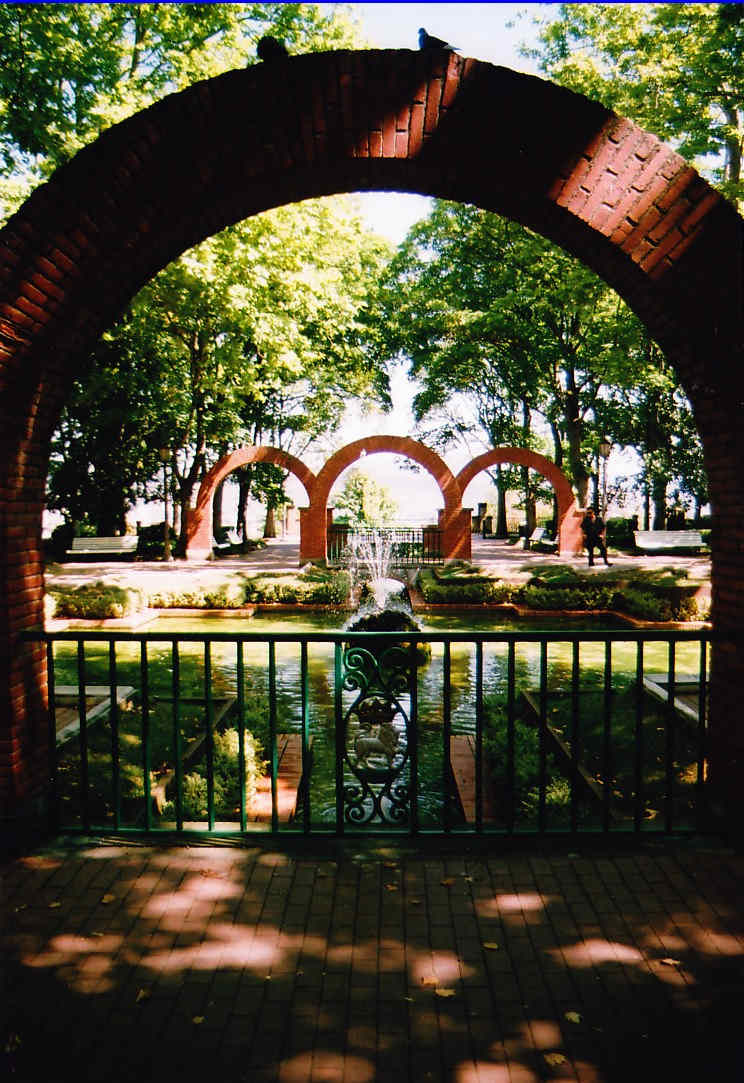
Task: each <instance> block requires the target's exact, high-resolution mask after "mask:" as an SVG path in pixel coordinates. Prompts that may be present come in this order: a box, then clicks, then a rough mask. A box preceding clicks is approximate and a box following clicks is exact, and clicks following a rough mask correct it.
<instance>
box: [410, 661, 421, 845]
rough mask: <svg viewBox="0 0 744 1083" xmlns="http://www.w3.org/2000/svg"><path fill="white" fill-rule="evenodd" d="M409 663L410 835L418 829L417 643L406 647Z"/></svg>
mask: <svg viewBox="0 0 744 1083" xmlns="http://www.w3.org/2000/svg"><path fill="white" fill-rule="evenodd" d="M408 665H409V669H410V672H409V678H408V686H409V726H408V755H409V758H410V763H411V799H410V800H411V818H410V825H411V835H418V830H419V808H418V801H419V777H418V643H411V644H410V645H409V649H408Z"/></svg>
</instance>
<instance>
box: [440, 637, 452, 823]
mask: <svg viewBox="0 0 744 1083" xmlns="http://www.w3.org/2000/svg"><path fill="white" fill-rule="evenodd" d="M450 647H451V644H450V642H449V641H448V640H447V641H446V642H445V644H444V651H443V657H442V794H443V802H444V803H443V806H442V813H443V827H444V831H445V833H448V832H450V831H451V830H452V803H451V800H450V793H451V790H452V787H453V785H454V780H453V776H452V756H451V747H452V684H451V681H452V655H451V650H450Z"/></svg>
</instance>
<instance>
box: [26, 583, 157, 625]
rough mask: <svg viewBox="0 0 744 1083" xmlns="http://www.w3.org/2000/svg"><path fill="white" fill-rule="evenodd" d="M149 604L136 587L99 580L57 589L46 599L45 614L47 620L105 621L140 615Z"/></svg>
mask: <svg viewBox="0 0 744 1083" xmlns="http://www.w3.org/2000/svg"><path fill="white" fill-rule="evenodd" d="M47 599H49V600H47ZM146 605H147V599H146V598H145V596H144V594H143V593H142V591H140V590H137V589H135V588H134V587H116V586H110V585H107V584H106V583H104V582H102V581H101V580H99V581H98V582H96V583H84V584H82V585H81V586H79V587H72V588H60V587H54V588H53V589H52V590H50V591H49V593H48V594H47V596H46V598H45V599H44V612H45V615H46V616H47V617H80V618H82V619H84V620H104V619H106V618H109V617H128V616H131V614H133V613H140V612H141V611H142V610H143V609H145V607H146Z"/></svg>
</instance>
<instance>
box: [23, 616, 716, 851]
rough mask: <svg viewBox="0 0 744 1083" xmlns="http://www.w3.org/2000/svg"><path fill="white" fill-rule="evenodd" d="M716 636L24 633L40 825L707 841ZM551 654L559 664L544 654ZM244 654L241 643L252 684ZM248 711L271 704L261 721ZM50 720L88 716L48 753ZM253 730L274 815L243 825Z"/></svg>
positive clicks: (55, 725) (55, 723) (627, 632)
mask: <svg viewBox="0 0 744 1083" xmlns="http://www.w3.org/2000/svg"><path fill="white" fill-rule="evenodd" d="M709 635H710V634H709V633H708V632H706V631H681V630H680V631H637V630H631V629H618V630H612V631H559V632H544V631H520V632H511V631H498V632H445V633H420V634H412V633H405V634H401V633H376V634H374V635H370V634H369V633H346V632H342V631H339V632H314V633H306V634H297V633H293V632H286V633H274V634H266V633H250V632H246V633H242V634H235V633H219V632H214V633H208V634H204V633H171V632H168V633H165V632H163V633H159V632H155V633H138V632H123V631H118V632H104V631H96V632H92V631H91V632H78V631H67V632H55V633H40V632H36V633H27V634H26V635H25V637H24V638H25V639H26V640H27V641H29V642H39V641H41V642H43V643H45V645H46V652H47V663H48V673H49V703H50V707H49V730H48V733H49V737H48V747H49V793H48V797H49V809H50V826H51V827H52V829H53V830H54V831H60V830H62V831H82V832H86V833H89V832H105V833H112V832H114V833H122V834H125V833H129V832H144V833H146V834H151V833H157V832H165V831H167V832H176V833H179V834H182V833H188V832H190V831H198V832H205V833H207V834H216V835H223V834H233V835H236V834H237V835H241V834H246V833H249V832H255V831H261V830H263V831H268V832H271V833H273V834H275V835H276V834H281V833H284V832H299V833H305V834H310V833H313V834H326V835H327V834H333V835H344V834H351V833H355V832H366V833H369V832H384V833H387V832H391V831H392V832H395V833H404V834H406V835H411V836H415V835H417V834H420V833H429V834H443V835H448V834H452V833H458V832H459V833H465V834H475V835H482V834H494V835H504V834H506V835H510V834H515V833H523V832H527V833H532V834H545V833H548V832H552V831H566V832H568V833H570V834H581V833H583V832H600V833H605V834H608V833H616V832H617V833H623V832H625V833H635V834H638V833H641V832H647V831H653V832H660V833H663V834H669V833H673V832H674V833H676V832H682V831H696V830H701V828H702V827H703V826H704V825H705V823H706V808H705V776H706V726H707V717H706V716H707V687H708V656H709ZM559 648H560V650H561V651H562V654H561V657H560V660H558V661H556V660H555V658H552V659H551V654H552V655H555V652H556V651H557V650H558V649H559ZM247 650H250V651H251V652H253V654H252V659H253V660H252V662H251V670H250V675H249V673H248V668H249V667H248V665H247V662H246V651H247ZM256 651H258V652H259V661H258V663H257V662H256V660H255V657H254V656H255V652H256ZM621 651H622V652H623V658H624V662H623V665H622V667H620V665H619V664H618V662H617V657H618V655H619V653H620V652H621ZM427 652H433V655H434V661H430V660H429V654H428V653H427ZM280 655H281V657H279V656H280ZM589 655H591V659H592V661H591V666H589V664H588V663H587V658H588V656H589ZM290 656H291V657H292V658H293V659H294V658H296V660H297V663H296V669H294V670H292V674H293V676H291V681H292V682H295V683H296V685H297V687H296V688H294V689H293V690H292V695H293V697H294V698H293V700H292V702H293V703H294V704H295V708H293V711H294V714H293V715H292V717H291V718H290V717H289V715H290V713H291V712H289V711H288V709H287V707H286V698H287V695H288V693H287V681H288V679H289V678H287V675H286V672H285V670H286V665H285V661H284V659H285V658H286V657H290ZM650 656H652V657H650ZM216 658H217V661H216V660H215V659H216ZM319 658H320V662H319V661H318V659H319ZM629 659H630V661H629ZM660 659H663V660H664V662H665V664H664V666H663V667H661V668H660ZM681 659H682V661H681ZM311 663H312V666H313V667H314V668H313V674H314V677H313V681H311V678H310V671H311ZM292 664H293V665H295V662H293V663H292ZM455 665H457V667H458V672H465V671H467V681H466V682H464V683H463V680H462V679H460V680H459V683H456V682H455V681H454V680H453V669H454V668H455ZM61 670H64V672H65V673H67V674H68V677H69V673H70V672H71V671H74V674H75V680H74V682H73V684H72V687H73V688H74V691H73V692H72V693H70V692H69V691H68V692H67V696H66V700H65V697H64V696H61V694H60V692H59V689H58V688H57V687H56V686H55V677H56V675H57V674H58V673H59V672H60V671H61ZM186 670H188V674H189V675H190V676H189V680H190V681H191V685H190V686H187V685H186V684H185V676H186ZM102 673H103V674H105V678H106V679H105V682H102V681H101V674H102ZM133 674H136V677H137V682H138V686H137V689H136V695H135V696H133V697H132V699H131V700H130V702H129V703H124V702H122V701H121V693H120V689H121V687H122V679H123V678H125V679H126V680H128V681H131V680H133V676H132V675H133ZM318 674H319V675H318ZM324 674H325V675H324ZM494 674H496V676H494ZM649 674H653V675H654V676H655V678H656V682H657V683H656V685H655V687H656V690H657V693H658V691H659V689H661V692H660V694H657V695H656V698H649V692H648V687H647V685H648V681H649ZM621 676H622V681H621V680H620V677H621ZM92 678H93V679H92ZM589 678H591V680H590V679H589ZM644 678H645V681H646V684H644ZM194 681H196V683H197V685H198V687H197V688H196V691H198V692H199V694H198V695H194V694H193V693H194V687H193V685H194ZM487 682H488V689H487V688H486V684H487ZM618 682H620V683H622V684H623V687H624V688H625V691H624V692H623V695H622V697H620V694H619V692H618V690H617V688H616V685H618ZM57 683H59V681H58V682H57ZM259 683H260V686H261V687H260V694H259V693H258V692H257V690H256V689H257V686H258V684H259ZM101 684H104V685H105V691H104V692H103V693H100V692H99V696H102V697H103V699H104V700H105V701H107V710H106V711H105V713H104V715H103V717H102V715H101V710H100V707H99V712H98V716H97V717H98V721H97V722H96V724H95V726H94V725H92V724H89V718H88V715H89V713H91V714H92V707H91V698H92V697H91V688H92V687H96V688H100V685H101ZM280 684H281V687H280ZM311 684H312V685H313V687H312V688H311ZM425 686H426V687H425ZM494 688H495V689H496V691H494ZM432 689H433V691H432ZM424 692H425V693H426V696H427V697H428V699H427V705H426V706H425V707H424V706H422V702H423V701H422V694H423V693H424ZM587 697H590V698H587ZM620 699H622V707H623V710H624V711H625V713H624V714H623V715H622V718H621V716H620V714H619V713H618V712H619V709H620V702H619V701H620ZM63 700H64V706H60V704H61V702H62V701H63ZM455 700H457V705H456V707H457V709H456V710H455ZM133 704H134V706H133ZM257 704H258V705H259V706H260V707H261V711H262V712H263V713H261V715H260V718H259V719H258V723H257V717H258V715H257V713H256V712H257V710H258V708H257ZM588 704H590V705H589V706H588ZM628 705H630V706H629V707H628ZM628 709H629V711H630V713H628ZM62 711H64V712H66V716H69V715H70V714H72V715H76V717H77V721H78V723H79V726H78V729H77V732H76V735H75V736H74V738H73V739H72V740H70V741H68V742H67V743H66V744H63V745H58V736H57V734H58V730H61V729H62V728H63V727H61V725H60V724H59V723H60V722H61V721H63V720H62V718H61V712H62ZM259 713H260V712H259ZM191 715H193V718H192V721H191V722H190V723H189V724H190V725H191V726H192V730H191V731H189V732H188V733H187V732H186V730H185V728H184V727H185V719H186V717H187V716H191ZM58 716H60V717H58ZM194 718H195V719H196V721H194ZM163 719H165V723H164V722H163ZM257 725H260V726H261V727H262V739H263V742H264V752H263V755H264V757H265V760H266V772H267V780H266V786H267V790H266V799H265V805H266V815H265V816H264V819H263V820H260V819H259V820H255V821H253V820H252V819H251V812H250V808H251V807H252V805H251V800H250V799H249V797H250V795H247V793H246V780H247V779H249V775H250V771H249V764H248V762H247V758H246V754H247V750H248V749H249V746H248V744H247V743H246V740H247V738H246V735H247V733H248V732H249V731H251V732H252V731H253V730H254V729H255V728H256V726H257ZM226 726H229V727H230V729H231V730H233V731H234V732H235V733H236V734H237V741H236V748H234V749H233V752H232V753H231V754H232V755H233V759H234V762H232V761H231V763H230V764H229V765H228V766H229V767H230V770H232V771H233V773H234V775H235V778H236V779H237V783H236V785H237V791H238V797H237V798H236V804H235V805H234V807H233V808H232V809H231V810H230V815H229V816H227V817H226V816H225V813H224V808H223V806H222V805H220V802H221V801H223V796H221V791H220V787H221V785H222V784H221V782H220V778H221V776H220V775H219V772H220V770H222V768H223V767H224V762H223V761H224V758H225V752H224V748H223V747H222V744H221V743H220V741H221V737H220V735H221V734H222V733H223V731H224V729H225V727H226ZM194 727H195V728H194ZM288 734H290V735H293V737H294V740H295V741H296V742H297V744H298V745H299V764H300V769H299V771H298V772H296V776H297V777H296V782H297V791H298V796H297V803H296V809H295V810H294V814H293V815H292V816H288V815H287V814H286V809H285V808H284V807H283V805H282V801H283V800H284V798H285V797H286V794H285V793H284V791H283V789H282V787H283V786H284V782H285V780H284V779H283V776H282V774H281V770H280V755H281V753H282V748H281V747H280V745H281V743H282V742H283V741H286V738H287V735H288ZM458 741H459V744H458V743H457V742H458ZM453 742H454V743H453ZM525 742H526V743H525ZM314 744H315V747H314ZM218 746H219V747H218ZM321 746H322V748H321ZM282 747H283V746H282ZM455 747H457V748H458V749H460V751H462V749H464V750H465V753H464V754H465V764H466V767H467V766H468V759H467V757H468V756H470V757H471V760H472V762H470V768H471V771H470V777H471V782H472V786H471V790H470V793H469V794H468V793H464V791H463V786H464V783H463V781H462V778H461V777H459V775H458V771H459V769H460V768H459V767H458V763H457V762H455V757H454V754H453V748H455ZM194 749H196V751H194ZM132 750H134V752H132ZM318 750H319V751H318ZM316 752H317V755H316ZM321 753H322V755H321ZM458 755H459V753H458ZM132 756H134V758H132ZM323 756H325V758H326V760H327V763H326V773H327V775H328V780H327V785H328V786H329V787H330V788H331V790H332V799H331V800H330V801H329V800H327V799H326V801H325V804H326V806H327V807H326V808H325V810H324V813H323V816H322V817H320V816H319V814H318V809H317V806H318V805H319V804H322V803H323V799H322V798H321V797H319V796H318V794H319V792H320V791H319V789H318V786H320V783H318V784H317V786H316V781H317V780H316V769H317V771H318V772H321V769H322V767H323V765H322V763H321V760H322V758H323ZM323 762H325V761H323ZM461 766H462V765H461V764H460V767H461ZM194 767H195V768H196V770H195V771H192V770H190V768H194ZM528 768H529V769H530V770H532V776H531V777H532V782H531V788H530V784H529V780H528V782H527V783H526V782H525V775H526V773H527V774H528V773H529V772H528ZM465 774H467V771H466V772H465ZM460 775H462V771H460ZM318 777H320V774H319V775H318ZM163 779H169V782H168V783H167V786H166V782H164V781H163ZM194 779H196V783H194ZM192 785H197V788H198V787H199V786H202V788H203V793H204V796H203V805H204V807H203V809H202V810H201V811H202V815H200V816H197V817H195V816H194V815H193V813H189V812H187V810H186V804H187V798H188V800H191V796H189V794H188V793H187V789H188V787H190V786H192ZM292 785H294V782H292ZM525 786H527V787H528V791H529V792H527V796H526V797H525ZM158 788H159V792H160V799H161V800H162V799H163V796H164V795H166V796H167V795H168V794H169V795H170V796H167V801H166V805H167V807H168V811H167V813H166V814H162V813H161V811H160V810H159V809H158V807H157V802H156V800H155V798H156V791H158ZM285 788H286V787H285ZM166 790H167V793H166ZM331 790H329V791H328V792H331ZM133 791H135V796H134V797H133V796H132V792H133ZM435 791H436V794H437V795H438V796H437V797H436V800H434V799H432V798H431V795H432V793H434V792H435ZM556 794H557V797H556ZM556 802H557V803H556ZM221 809H222V811H220V810H221ZM525 810H527V811H525ZM651 813H652V814H653V815H651Z"/></svg>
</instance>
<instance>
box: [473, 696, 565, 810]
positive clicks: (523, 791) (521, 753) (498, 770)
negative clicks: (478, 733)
mask: <svg viewBox="0 0 744 1083" xmlns="http://www.w3.org/2000/svg"><path fill="white" fill-rule="evenodd" d="M483 706H484V727H483V748H484V750H485V752H486V755H487V756H488V759H489V761H490V763H491V765H492V767H493V769H494V780H495V781H496V782H497V784H502V783H503V784H505V783H506V777H507V774H506V772H507V759H508V729H507V713H506V705H505V703H504V700H503V697H500V696H487V697H486V698H485V700H484V705H483ZM545 766H546V775H547V777H555V778H556V782H555V783H551V784H549V785H558V782H559V781H561V776H559V775H558V774H557V769H556V765H555V760H554V757H553V756H552V755H551V754H550V753H547V755H546V758H545ZM539 779H540V734H539V731H538V729H537V726H531V725H529V724H528V723H527V722H525V721H524V719H522V718H520V717H518V716H517V717H516V718H515V719H514V808H515V809H517V810H519V809H521V810H522V811H523V812H530V811H532V809H533V802H534V795H536V794H537V793H538V786H539ZM569 794H570V789H569ZM534 807H536V805H535V806H534Z"/></svg>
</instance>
